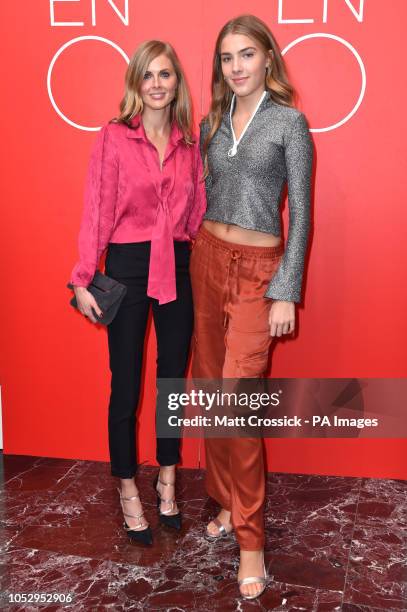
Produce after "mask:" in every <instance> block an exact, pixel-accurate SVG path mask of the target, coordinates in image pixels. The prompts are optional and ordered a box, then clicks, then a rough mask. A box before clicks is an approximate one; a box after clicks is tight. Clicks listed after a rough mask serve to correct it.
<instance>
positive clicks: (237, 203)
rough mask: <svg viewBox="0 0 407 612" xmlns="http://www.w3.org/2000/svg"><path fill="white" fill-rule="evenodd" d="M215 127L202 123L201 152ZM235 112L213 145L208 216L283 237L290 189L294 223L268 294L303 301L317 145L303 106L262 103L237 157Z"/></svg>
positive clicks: (291, 221)
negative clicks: (283, 198) (283, 208)
mask: <svg viewBox="0 0 407 612" xmlns="http://www.w3.org/2000/svg"><path fill="white" fill-rule="evenodd" d="M208 130H209V125H208V123H207V122H205V121H203V122H202V123H201V150H202V145H203V141H204V139H205V137H206V134H207V132H208ZM233 143H234V140H233V134H232V128H231V120H230V114H229V111H227V112H225V113H224V115H223V118H222V121H221V124H220V126H219V128H218V130H217V131H216V133H215V135H214V137H213V139H212V140H211V142H210V145H209V148H208V167H209V175H208V177H207V178H206V195H207V211H206V214H205V216H204V219H210V220H212V221H220V222H221V223H226V224H234V225H238V226H240V227H242V228H246V229H251V230H257V231H260V232H266V233H270V234H274V235H276V236H280V235H281V220H280V217H281V213H280V204H281V194H282V190H283V188H284V185H285V183H287V187H288V207H289V227H288V236H287V242H286V247H285V251H284V255H283V257H282V259H281V262H280V264H279V267H278V269H277V272H276V273H275V275H274V276H273V278H272V280H271V282H270V283H269V285H268V287H267V291H266V293H265V297H268V298H273V299H275V300H287V301H293V302H299V301H300V300H301V285H302V277H303V270H304V258H305V252H306V248H307V242H308V235H309V227H310V192H311V173H312V160H313V144H312V140H311V137H310V133H309V129H308V125H307V121H306V119H305V116H304V114H303V113H301V112H300V111H299V110H297V109H295V108H292V107H288V106H283V105H281V104H277V103H276V102H274V101H272V100H271V99H270V96H268V95H267V96H266V97H265V98H264V99H263V101H262V102H261V104H260V106H259V108H258V110H257V112H256V114H255V115H254V117H253V119H252V121H251V123H250V125H249V127H248V129H247V131H246V133H245V134H244V135H243V137H242V139H241V142H240V143H239V145H238V147H237V152H236V154H235V155H234V156H233V157H229V156H228V151H229V149H231V147H232V146H233Z"/></svg>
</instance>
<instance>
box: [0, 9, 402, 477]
mask: <svg viewBox="0 0 407 612" xmlns="http://www.w3.org/2000/svg"><path fill="white" fill-rule="evenodd" d="M247 10H248V7H247V3H245V2H242V1H241V0H236V1H235V2H233V3H230V2H226V1H222V0H220V1H219V0H217V1H216V2H215V1H214V0H205V1H204V0H197V1H196V2H193V3H191V2H187V1H186V0H176V1H175V2H171V3H170V2H167V1H164V0H156V1H155V2H142V1H139V0H116V1H113V0H80V1H78V2H76V1H73V0H72V1H69V0H68V1H64V2H62V1H60V0H49V1H39V0H36V1H32V2H21V1H17V2H15V1H11V0H5V1H4V2H2V3H1V19H0V28H1V41H2V56H3V79H2V83H3V96H2V105H3V108H2V113H1V114H2V119H3V122H2V123H3V126H2V160H1V173H2V177H1V188H2V192H3V194H2V202H3V221H2V223H1V230H0V231H1V250H2V256H1V278H2V286H3V299H2V301H1V321H2V330H1V363H0V365H1V373H0V376H1V379H0V383H1V391H2V409H3V426H4V432H3V433H4V452H5V453H13V454H27V455H40V456H47V457H66V458H79V459H89V460H107V459H108V448H107V406H108V397H109V369H108V353H107V338H106V330H105V329H103V328H101V327H95V326H93V325H92V324H91V323H89V322H88V321H86V320H85V319H84V318H83V317H82V316H81V315H79V314H78V313H77V312H74V310H73V309H72V308H71V307H70V306H69V304H68V300H69V291H68V290H67V289H66V282H67V280H68V278H69V274H70V272H71V269H72V267H73V265H74V263H75V262H76V260H77V234H78V229H79V222H80V218H81V212H82V205H83V187H84V179H85V174H86V169H87V163H88V158H89V153H90V150H91V147H92V145H93V142H94V140H95V137H96V133H97V130H98V129H99V128H100V126H101V125H103V124H104V123H106V122H107V121H108V120H109V119H111V118H112V117H113V116H115V115H116V114H117V112H118V103H119V101H120V99H121V97H122V94H123V91H124V72H125V69H126V66H127V61H128V58H129V57H130V56H131V55H132V53H133V51H134V50H135V48H136V46H137V45H138V44H139V43H140V42H142V41H144V40H146V39H149V38H158V39H165V40H168V41H169V42H171V43H172V44H173V45H174V47H175V49H176V50H177V52H178V54H179V56H180V59H181V61H182V63H183V66H184V68H185V71H186V74H187V76H188V80H189V85H190V87H191V91H192V95H193V100H194V112H195V121H196V125H198V122H199V120H200V119H201V117H202V116H203V115H204V114H205V113H206V112H207V110H208V105H209V100H210V78H211V61H212V53H213V48H214V42H215V38H216V36H217V33H218V32H219V29H220V28H221V26H222V25H223V24H224V23H225V22H226V21H227V20H228V19H230V18H231V17H233V16H237V15H239V14H241V13H245V12H247ZM250 12H252V13H253V14H255V15H257V16H259V17H260V18H261V19H263V20H264V21H265V22H266V23H267V24H268V25H269V26H270V27H271V29H272V32H273V33H274V35H275V37H276V39H277V41H278V43H279V45H280V48H281V49H282V50H283V53H284V56H285V60H286V62H287V66H288V70H289V75H290V80H291V81H292V83H293V84H294V86H295V88H296V89H297V91H298V93H299V101H298V106H299V108H300V110H302V111H303V112H304V113H305V115H306V116H307V118H308V121H309V124H310V128H311V132H312V138H313V141H314V144H315V151H316V154H315V158H316V162H315V175H314V188H313V204H312V207H313V210H312V215H313V227H312V236H311V242H310V248H309V251H308V257H307V272H306V276H305V281H306V282H305V291H304V300H303V304H302V305H301V307H300V308H299V309H298V311H297V313H298V333H297V334H296V337H295V338H294V339H284V340H279V341H277V342H276V343H275V346H274V349H273V351H272V359H271V368H270V371H269V375H270V376H273V377H281V378H284V377H287V378H288V377H289V378H296V377H298V378H314V377H315V378H316V377H318V378H325V377H329V378H349V377H363V378H401V377H405V376H406V370H407V360H406V352H405V346H406V339H407V320H406V317H405V303H406V298H407V285H406V283H405V261H406V260H407V259H406V258H407V246H406V240H405V224H406V220H407V208H406V206H405V194H406V172H405V168H404V166H403V159H402V146H403V144H404V142H405V141H406V136H407V134H406V122H405V121H404V120H403V114H404V107H403V100H404V99H405V98H406V94H407V91H406V82H405V79H403V78H402V77H401V74H402V66H401V62H400V58H401V57H403V55H404V54H403V52H404V38H403V34H404V32H403V27H402V24H403V23H405V19H406V17H407V5H406V3H405V2H404V1H403V0H394V1H393V2H391V3H382V2H363V0H325V1H324V2H321V0H301V2H300V1H299V0H267V2H266V1H260V0H253V2H251V4H250ZM283 221H284V227H285V232H286V230H287V224H288V206H287V202H285V205H284V210H283ZM155 359H156V349H155V334H154V328H153V326H152V325H151V326H150V330H149V334H148V338H147V340H146V358H145V377H144V385H143V393H142V399H141V404H140V408H139V423H140V428H139V439H140V449H141V450H140V453H141V455H140V457H139V460H140V461H147V462H149V463H154V462H155V458H154V455H155V452H154V402H155ZM266 447H267V454H268V468H269V470H271V471H278V472H297V473H298V472H300V473H312V474H331V475H348V476H372V477H389V478H406V477H407V459H406V457H407V453H406V450H407V441H406V440H403V439H398V438H396V437H395V438H393V439H367V438H363V437H360V438H355V439H338V438H336V439H329V438H326V439H278V440H277V439H274V440H268V441H267V444H266ZM183 465H184V466H187V467H198V466H200V465H204V462H203V446H202V443H201V442H200V441H199V440H192V439H188V440H185V441H184V444H183Z"/></svg>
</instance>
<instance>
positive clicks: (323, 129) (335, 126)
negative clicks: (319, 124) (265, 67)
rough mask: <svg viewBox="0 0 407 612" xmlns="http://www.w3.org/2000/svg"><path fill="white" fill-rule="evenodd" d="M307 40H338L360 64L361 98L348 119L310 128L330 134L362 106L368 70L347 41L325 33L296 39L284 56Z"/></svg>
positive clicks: (284, 52)
mask: <svg viewBox="0 0 407 612" xmlns="http://www.w3.org/2000/svg"><path fill="white" fill-rule="evenodd" d="M307 38H331V39H332V40H336V41H338V42H339V43H341V44H342V45H344V46H345V47H346V48H347V49H349V50H350V51H351V53H352V54H353V55H354V56H355V57H356V59H357V62H358V64H359V68H360V72H361V75H362V84H361V88H360V94H359V98H358V99H357V101H356V104H355V106H354V107H353V108H352V110H351V111H350V113H348V114H347V115H346V117H344V118H343V119H341V120H340V121H337V122H336V123H333V124H332V125H329V126H328V127H324V128H310V132H329V131H330V130H334V129H336V128H338V127H340V126H341V125H343V124H344V123H346V122H347V121H349V119H350V118H351V117H352V116H353V115H354V114H355V113H356V111H357V110H358V108H359V106H360V105H361V103H362V100H363V97H364V95H365V90H366V70H365V67H364V65H363V61H362V58H361V57H360V55H359V53H358V52H357V51H356V49H355V48H354V47H353V46H352V45H351V44H350V43H349V42H348V41H347V40H345V39H344V38H340V36H335V34H325V33H324V32H316V33H315V34H306V35H305V36H300V37H299V38H296V39H295V40H293V41H292V42H291V43H290V44H289V45H287V46H286V47H285V49H283V51H282V54H283V55H285V54H286V53H287V51H289V50H290V49H291V48H292V47H294V45H297V44H298V43H300V42H302V41H303V40H307Z"/></svg>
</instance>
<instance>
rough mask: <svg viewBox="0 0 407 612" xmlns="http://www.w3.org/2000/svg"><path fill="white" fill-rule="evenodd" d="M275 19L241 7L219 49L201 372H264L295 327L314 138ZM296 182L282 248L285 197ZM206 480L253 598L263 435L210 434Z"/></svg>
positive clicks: (206, 125) (197, 295)
mask: <svg viewBox="0 0 407 612" xmlns="http://www.w3.org/2000/svg"><path fill="white" fill-rule="evenodd" d="M293 98H294V90H293V87H292V86H291V84H290V83H289V81H288V78H287V76H286V70H285V66H284V61H283V58H282V55H281V52H280V50H279V48H278V45H277V43H276V41H275V39H274V37H273V35H272V33H271V32H270V30H269V28H268V27H267V26H266V24H264V23H263V22H262V21H261V20H259V19H258V18H257V17H254V16H251V15H244V16H241V17H238V18H236V19H233V20H231V21H230V22H228V23H227V24H226V25H225V26H224V27H223V28H222V30H221V32H220V34H219V36H218V39H217V42H216V48H215V54H214V61H213V75H212V102H211V107H210V111H209V113H208V115H207V117H206V118H205V119H204V120H203V122H202V124H201V151H202V157H203V160H204V165H205V174H206V192H207V212H206V215H205V217H204V222H203V225H202V227H201V230H200V233H199V234H198V236H197V239H196V242H195V245H194V249H193V251H192V258H191V280H192V286H193V295H194V310H195V330H194V338H195V343H194V358H193V365H192V374H193V376H194V378H207V379H210V378H213V379H216V378H234V377H236V378H254V377H261V376H262V375H263V374H264V372H265V370H266V368H267V362H268V355H269V348H270V344H271V341H272V338H273V337H276V336H277V337H280V336H282V335H283V334H290V333H292V332H293V331H294V329H295V302H299V301H300V299H301V285H302V275H303V267H304V257H305V252H306V248H307V242H308V235H309V226H310V187H311V173H312V160H313V146H312V141H311V138H310V134H309V129H308V125H307V122H306V119H305V116H304V115H303V113H301V112H300V111H299V110H297V109H296V108H294V107H293ZM286 184H287V186H288V205H289V227H288V236H287V242H286V246H285V248H284V245H283V241H282V237H281V226H280V201H281V195H282V193H283V188H284V186H285V185H286ZM205 447H206V460H207V480H206V486H207V490H208V493H209V495H211V496H212V497H213V498H214V499H216V501H217V502H218V503H219V505H220V506H221V511H220V513H219V514H218V516H217V517H216V518H215V519H214V520H213V521H211V522H210V523H209V525H208V526H207V533H206V537H207V538H208V539H209V540H212V541H213V540H216V539H220V538H222V537H226V536H227V535H228V534H229V533H230V532H231V531H232V530H234V531H235V533H236V537H237V540H238V542H239V546H240V567H239V574H238V579H239V586H240V593H241V595H242V596H243V597H245V598H250V599H252V598H255V597H258V596H259V595H260V594H261V593H262V592H263V591H264V588H265V586H266V578H267V574H266V569H265V565H264V554H263V549H264V525H263V509H264V497H265V470H264V464H263V447H262V440H261V439H259V438H257V439H248V438H223V439H219V438H212V439H211V438H207V439H206V440H205Z"/></svg>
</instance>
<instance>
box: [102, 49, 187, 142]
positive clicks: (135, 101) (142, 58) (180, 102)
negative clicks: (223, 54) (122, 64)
mask: <svg viewBox="0 0 407 612" xmlns="http://www.w3.org/2000/svg"><path fill="white" fill-rule="evenodd" d="M159 55H165V56H166V57H167V58H168V59H169V60H170V61H171V62H172V64H173V66H174V70H175V74H176V75H177V81H178V82H177V93H176V96H175V98H174V100H173V101H172V102H171V115H170V120H171V121H173V120H175V121H176V122H177V123H178V126H179V128H180V129H181V131H182V133H183V135H184V141H185V142H186V143H187V144H192V143H193V141H194V139H193V136H192V102H191V95H190V93H189V88H188V85H187V82H186V78H185V75H184V71H183V70H182V67H181V63H180V61H179V59H178V56H177V54H176V52H175V49H174V48H173V47H172V45H170V44H169V43H167V42H162V41H161V40H147V41H145V42H143V43H141V45H139V47H138V48H137V49H136V51H135V53H134V54H133V56H132V58H131V59H130V63H129V65H128V67H127V71H126V77H125V93H124V97H123V99H122V101H121V102H120V114H119V116H118V117H116V118H115V119H114V120H113V121H114V122H119V123H125V124H127V125H129V126H130V125H131V123H130V122H131V120H132V119H133V117H134V116H135V115H137V114H138V113H141V112H142V111H143V100H142V97H141V93H140V92H141V85H142V82H143V78H144V75H145V73H146V71H147V69H148V66H149V65H150V63H151V62H152V61H153V60H154V59H155V58H156V57H158V56H159Z"/></svg>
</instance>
